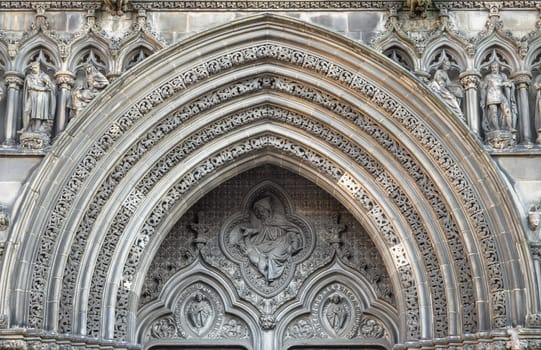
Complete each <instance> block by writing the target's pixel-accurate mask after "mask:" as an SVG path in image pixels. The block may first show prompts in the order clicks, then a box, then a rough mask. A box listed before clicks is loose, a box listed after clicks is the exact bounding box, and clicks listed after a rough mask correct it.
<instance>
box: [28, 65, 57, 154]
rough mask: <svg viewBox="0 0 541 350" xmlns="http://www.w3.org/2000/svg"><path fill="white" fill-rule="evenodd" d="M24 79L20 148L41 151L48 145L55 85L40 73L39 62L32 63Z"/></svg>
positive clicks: (52, 119) (54, 102)
mask: <svg viewBox="0 0 541 350" xmlns="http://www.w3.org/2000/svg"><path fill="white" fill-rule="evenodd" d="M30 67H31V71H30V73H28V74H27V75H26V78H25V79H24V94H23V128H22V129H21V131H20V133H21V146H22V147H25V148H32V149H41V148H44V147H45V146H47V145H48V144H49V143H50V137H51V131H52V126H53V121H54V116H55V110H56V85H55V84H54V83H53V81H52V80H51V78H50V77H49V76H48V75H47V74H46V73H44V72H42V71H41V67H40V63H39V62H32V63H31V65H30Z"/></svg>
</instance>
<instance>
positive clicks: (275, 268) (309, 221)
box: [138, 166, 398, 349]
mask: <svg viewBox="0 0 541 350" xmlns="http://www.w3.org/2000/svg"><path fill="white" fill-rule="evenodd" d="M148 271H149V272H148V273H147V276H146V282H145V285H144V287H143V290H142V293H141V299H140V302H141V309H140V310H141V311H140V314H139V316H138V317H139V319H140V320H141V323H142V324H145V325H146V326H144V327H143V330H142V333H143V334H142V336H141V337H142V341H143V343H144V344H147V347H149V346H151V345H152V346H156V345H159V344H178V345H182V344H195V343H197V344H206V345H208V346H213V344H214V345H216V344H221V345H223V344H228V345H230V346H245V347H247V348H253V349H260V348H261V349H284V348H289V347H294V346H296V345H299V344H311V343H314V345H318V346H323V347H324V346H326V345H325V344H327V345H332V344H334V342H336V341H339V343H344V344H349V345H351V346H357V345H363V346H364V345H371V346H380V347H381V346H382V347H388V348H389V347H391V346H392V344H393V340H394V339H395V334H396V331H395V329H396V322H397V319H398V316H397V313H396V312H395V311H392V312H391V313H390V314H385V312H382V311H378V309H379V310H383V309H386V310H395V308H396V307H395V306H394V294H393V291H392V290H393V289H392V285H391V282H390V278H389V275H388V273H387V271H386V270H385V265H384V263H383V260H382V258H381V257H380V256H379V253H378V251H377V249H376V247H375V246H374V244H373V243H372V241H371V240H370V238H369V237H368V235H367V234H366V233H365V232H364V229H363V228H362V226H361V225H360V224H359V223H358V222H357V221H356V220H355V219H354V217H353V216H352V215H351V214H350V213H348V212H347V210H345V208H343V207H342V206H341V205H340V204H339V203H338V202H337V201H336V200H335V199H333V198H332V197H331V196H330V195H328V194H327V193H325V192H323V190H321V189H320V188H318V187H317V186H315V185H314V184H312V183H310V182H309V181H307V180H304V179H303V178H301V177H299V176H297V175H294V174H291V173H289V172H287V171H285V170H281V169H279V168H275V167H272V166H264V167H261V168H257V169H254V170H251V171H249V172H247V173H245V174H242V175H239V176H237V177H235V178H234V179H232V180H230V181H228V182H227V183H225V184H223V185H221V186H220V187H219V188H218V189H216V190H214V191H212V192H211V193H209V194H208V195H207V196H205V197H204V198H202V199H201V200H200V201H199V203H198V204H196V205H195V206H194V207H193V208H192V209H191V210H189V211H188V212H187V213H186V214H185V215H184V217H183V218H181V219H180V220H179V222H178V223H177V224H176V225H175V227H174V229H173V230H172V231H171V232H170V234H169V236H168V237H167V238H166V240H165V241H164V242H163V243H162V246H161V248H160V249H159V251H158V252H157V254H156V256H155V258H154V261H153V262H152V264H151V266H150V268H149V270H148ZM168 300H169V301H168ZM171 300H174V302H171ZM159 305H161V306H159ZM377 305H380V306H377ZM381 305H385V307H383V308H381ZM157 309H159V310H161V311H159V312H157V311H156V310H157ZM152 310H154V311H152ZM269 339H274V340H273V341H272V342H270V340H269ZM194 342H195V343H194Z"/></svg>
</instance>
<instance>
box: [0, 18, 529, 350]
mask: <svg viewBox="0 0 541 350" xmlns="http://www.w3.org/2000/svg"><path fill="white" fill-rule="evenodd" d="M265 162H267V163H272V164H275V165H278V166H281V167H284V168H286V169H289V170H291V171H293V172H296V173H298V174H300V175H302V176H304V177H306V178H308V179H310V180H312V181H313V182H314V183H317V184H318V185H319V186H321V187H322V188H323V189H325V190H326V191H328V192H329V193H331V194H332V195H333V196H335V198H337V199H338V200H339V201H340V202H342V203H343V204H344V205H345V206H346V207H347V208H348V210H350V211H351V213H352V214H353V215H355V216H356V218H357V219H358V220H359V221H360V222H362V223H363V225H364V226H365V227H367V229H368V231H369V232H370V235H371V238H372V239H373V240H374V242H375V244H376V246H377V247H378V249H379V251H380V254H381V255H382V257H383V258H384V260H385V263H386V265H387V269H388V271H390V273H391V276H392V279H393V283H394V288H395V290H396V291H397V301H398V308H399V310H398V311H399V314H400V315H401V316H400V320H398V328H399V335H398V337H399V339H398V341H399V342H400V343H406V342H408V344H415V343H416V342H417V341H420V340H422V339H425V340H426V339H436V338H438V339H441V338H448V339H451V338H452V339H455V340H456V336H457V335H460V334H485V333H486V332H487V331H490V330H496V329H504V328H505V327H507V326H509V325H515V324H522V323H523V322H524V318H525V315H526V313H527V312H528V310H529V309H533V308H535V307H536V305H534V304H535V301H534V298H533V296H532V295H533V292H532V291H533V289H532V288H533V286H532V282H531V281H529V280H528V279H527V278H525V277H526V276H524V275H521V274H517V273H516V271H521V269H522V270H526V271H529V268H528V266H530V265H529V263H528V260H527V259H528V258H527V257H526V254H525V252H526V249H527V246H526V243H525V241H524V238H523V237H522V235H521V228H520V224H519V222H518V220H517V219H516V214H515V212H514V209H513V208H512V206H511V205H510V203H511V201H510V199H509V198H508V194H507V193H506V191H504V186H503V184H502V182H501V180H500V179H499V178H498V176H497V173H496V171H495V169H494V165H493V163H492V162H491V160H490V158H489V157H488V156H487V155H486V154H485V153H484V152H483V151H482V146H481V145H480V143H478V142H477V141H476V139H475V137H474V136H473V134H472V133H470V132H469V131H468V130H467V127H466V126H465V124H464V123H463V122H462V121H460V120H459V119H458V118H457V117H456V116H455V115H453V114H452V113H451V112H450V111H449V110H448V109H447V107H446V106H445V104H444V103H442V102H441V101H440V100H439V99H438V98H437V97H435V96H433V95H432V94H431V92H429V90H428V89H426V88H425V87H424V86H423V85H422V84H421V83H420V82H419V81H418V80H416V79H415V78H414V77H413V76H412V75H410V74H409V73H407V72H405V71H404V70H403V69H401V68H400V67H398V66H397V65H395V64H394V63H392V62H391V61H390V60H388V59H386V58H385V57H383V56H382V55H380V54H378V53H376V52H374V51H372V50H370V49H368V48H366V47H363V46H359V45H357V44H355V43H353V42H351V41H349V40H347V39H344V38H342V37H339V36H336V35H334V34H331V33H329V32H326V31H323V30H321V29H318V28H315V27H311V26H308V25H306V24H303V23H300V22H297V21H294V20H291V19H286V18H282V17H276V16H270V15H261V16H256V17H251V18H248V19H243V20H241V21H238V22H235V23H232V24H228V25H226V26H224V27H220V28H218V29H215V30H211V31H209V32H206V33H203V34H200V35H197V36H194V37H193V38H191V39H189V40H187V41H185V42H183V43H180V44H178V45H175V46H173V47H170V48H168V49H165V50H163V51H161V52H159V53H157V54H155V55H153V56H152V57H150V58H148V59H147V60H145V61H144V62H142V63H141V64H139V65H137V66H136V67H134V68H133V69H132V70H131V71H130V72H129V74H127V75H125V76H123V77H121V78H119V79H118V80H117V81H116V82H115V83H114V84H112V85H111V87H110V88H108V90H107V91H105V92H104V93H103V94H102V95H101V96H100V98H99V99H97V100H96V101H94V102H93V103H92V104H91V105H89V106H88V107H87V108H86V110H85V111H84V113H83V114H81V116H80V117H78V118H77V119H76V120H73V121H71V122H70V125H69V126H68V128H67V129H66V130H65V132H64V133H63V134H62V135H61V137H60V138H59V139H58V140H57V142H56V143H55V144H54V145H53V147H52V150H51V153H50V154H49V155H48V156H47V157H46V159H45V160H44V161H43V162H42V164H41V166H40V169H39V171H36V173H35V175H34V176H33V178H32V179H31V180H30V183H29V184H28V186H27V188H26V192H25V194H24V197H23V198H22V201H21V205H20V208H19V210H18V213H17V214H16V217H15V223H14V225H13V228H12V232H11V235H12V238H11V241H12V242H17V243H19V244H16V245H10V246H8V247H7V249H6V258H5V259H6V265H5V266H6V267H7V270H8V271H10V276H11V278H10V279H9V280H6V281H5V282H4V283H6V284H7V286H6V288H2V289H1V290H2V291H5V292H3V293H9V295H8V294H5V295H4V298H3V299H2V300H5V302H4V306H3V307H4V308H9V311H10V322H11V324H12V325H20V326H25V327H29V328H36V329H46V330H50V331H54V332H57V333H60V334H73V335H78V336H82V337H83V338H84V337H87V336H88V337H92V338H96V337H97V338H99V339H105V340H112V341H113V343H114V342H115V341H119V342H124V341H127V342H129V343H134V342H136V334H135V330H136V328H137V326H136V318H135V313H136V311H137V310H136V308H137V302H136V301H134V300H136V299H137V295H138V294H139V292H140V290H139V289H140V288H141V273H143V272H144V271H145V268H146V266H144V264H145V262H146V263H148V261H149V259H148V258H145V256H146V257H148V256H149V255H150V256H152V254H153V253H154V252H155V249H157V248H156V247H158V246H159V244H157V243H156V242H159V241H160V240H161V239H163V238H164V236H165V234H166V233H167V231H168V229H169V228H170V227H171V224H172V222H173V221H174V220H173V219H172V218H178V217H180V216H181V215H182V214H183V213H184V212H185V211H186V210H187V209H188V208H189V207H190V206H191V205H192V204H194V203H195V201H196V200H197V199H198V198H200V197H201V196H202V194H204V193H205V192H206V191H208V190H210V189H212V188H213V187H215V186H217V185H219V184H220V183H221V182H223V181H225V179H228V178H230V177H231V176H234V175H235V174H237V173H238V172H241V171H244V170H246V169H249V168H251V167H254V166H257V165H259V164H262V163H265ZM521 247H522V248H521ZM521 249H523V250H521ZM528 273H530V272H528ZM530 275H531V274H530ZM7 300H9V302H7ZM8 304H9V305H8ZM122 344H125V343H122Z"/></svg>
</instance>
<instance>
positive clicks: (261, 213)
mask: <svg viewBox="0 0 541 350" xmlns="http://www.w3.org/2000/svg"><path fill="white" fill-rule="evenodd" d="M254 214H255V216H256V217H257V218H258V219H260V220H263V221H265V220H266V219H268V218H270V217H271V216H272V204H271V199H270V197H265V198H262V199H260V200H258V201H257V202H255V203H254Z"/></svg>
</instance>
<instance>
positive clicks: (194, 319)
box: [186, 293, 212, 330]
mask: <svg viewBox="0 0 541 350" xmlns="http://www.w3.org/2000/svg"><path fill="white" fill-rule="evenodd" d="M211 313H212V308H211V306H210V303H209V301H208V300H207V298H206V297H205V296H204V295H203V294H201V293H196V294H195V296H194V298H193V300H192V301H191V302H190V304H188V308H187V315H186V316H187V319H188V321H189V322H190V325H191V326H192V327H193V329H195V330H200V329H203V328H205V327H206V326H207V323H208V321H209V318H210V315H211Z"/></svg>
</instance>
